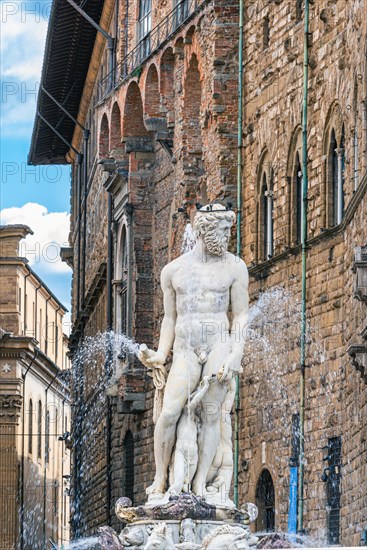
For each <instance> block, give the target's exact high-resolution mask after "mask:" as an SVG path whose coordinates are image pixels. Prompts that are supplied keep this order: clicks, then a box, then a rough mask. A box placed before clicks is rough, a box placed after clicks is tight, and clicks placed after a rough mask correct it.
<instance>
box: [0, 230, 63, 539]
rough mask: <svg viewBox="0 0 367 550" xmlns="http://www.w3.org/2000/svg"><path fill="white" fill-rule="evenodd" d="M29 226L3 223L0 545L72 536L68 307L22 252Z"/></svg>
mask: <svg viewBox="0 0 367 550" xmlns="http://www.w3.org/2000/svg"><path fill="white" fill-rule="evenodd" d="M29 233H31V230H30V229H29V228H28V227H27V226H24V225H8V226H2V227H0V289H1V290H0V549H1V550H12V549H24V550H26V549H28V548H29V549H30V548H32V550H34V549H39V550H41V549H42V550H43V549H44V548H48V547H50V545H51V542H52V543H54V544H55V546H58V547H59V548H61V547H62V545H63V544H64V543H65V542H67V541H68V540H69V483H70V446H71V445H70V434H69V432H70V401H69V366H70V365H69V359H68V357H67V354H66V353H67V344H68V340H67V337H66V336H65V335H64V334H63V317H64V315H65V313H66V308H65V307H64V306H63V305H62V304H61V302H60V301H59V300H58V299H57V298H56V296H55V295H54V294H53V293H52V292H51V290H50V289H49V288H48V287H47V286H46V285H45V284H44V283H43V282H42V280H41V279H40V278H39V277H38V276H37V274H36V273H35V272H34V271H33V270H32V269H31V268H30V266H29V265H28V261H27V260H26V259H25V258H23V257H21V256H20V255H19V249H20V242H21V240H22V239H23V238H25V237H26V236H27V234H29Z"/></svg>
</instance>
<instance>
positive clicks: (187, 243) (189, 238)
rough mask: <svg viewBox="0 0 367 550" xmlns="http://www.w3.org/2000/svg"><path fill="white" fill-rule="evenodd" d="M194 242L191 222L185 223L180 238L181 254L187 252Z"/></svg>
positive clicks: (194, 234)
mask: <svg viewBox="0 0 367 550" xmlns="http://www.w3.org/2000/svg"><path fill="white" fill-rule="evenodd" d="M195 244H196V233H195V231H194V230H193V228H192V225H191V223H187V224H186V227H185V231H184V235H183V239H182V246H181V252H182V254H186V253H187V252H190V250H192V249H193V248H194V246H195Z"/></svg>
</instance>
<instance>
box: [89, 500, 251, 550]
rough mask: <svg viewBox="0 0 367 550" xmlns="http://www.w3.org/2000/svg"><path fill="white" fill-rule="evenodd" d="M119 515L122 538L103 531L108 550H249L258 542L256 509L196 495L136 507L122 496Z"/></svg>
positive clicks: (106, 549) (249, 505) (103, 546)
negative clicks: (252, 528)
mask: <svg viewBox="0 0 367 550" xmlns="http://www.w3.org/2000/svg"><path fill="white" fill-rule="evenodd" d="M116 515H117V517H118V518H119V519H120V520H121V521H122V522H124V524H125V527H124V528H123V529H122V531H121V533H120V534H119V535H117V534H116V533H114V532H113V531H112V530H111V529H109V528H103V529H102V530H101V539H100V542H101V546H102V548H104V549H105V550H119V549H124V548H126V549H131V550H153V549H154V550H176V549H177V550H178V549H182V550H249V549H255V548H256V544H257V540H258V539H257V538H256V537H254V536H253V535H252V534H251V532H250V529H249V524H250V522H251V521H254V519H256V515H257V509H256V506H254V505H253V504H248V505H245V506H244V507H243V508H241V510H238V509H237V508H234V507H227V506H220V505H212V504H208V503H207V502H206V501H205V500H204V499H202V498H200V497H196V496H195V495H193V494H192V493H182V494H181V495H179V496H172V497H170V499H169V500H168V502H166V503H165V504H154V503H148V504H145V505H143V506H136V507H133V506H131V501H130V499H128V498H126V497H122V498H120V499H119V500H118V501H117V503H116Z"/></svg>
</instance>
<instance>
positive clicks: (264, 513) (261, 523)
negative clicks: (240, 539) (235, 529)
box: [255, 468, 275, 532]
mask: <svg viewBox="0 0 367 550" xmlns="http://www.w3.org/2000/svg"><path fill="white" fill-rule="evenodd" d="M255 501H256V506H257V508H258V516H257V519H256V531H267V532H271V531H274V530H275V489H274V482H273V478H272V477H271V474H270V472H269V470H268V469H267V468H263V469H262V470H261V472H260V475H259V477H258V480H257V484H256V493H255Z"/></svg>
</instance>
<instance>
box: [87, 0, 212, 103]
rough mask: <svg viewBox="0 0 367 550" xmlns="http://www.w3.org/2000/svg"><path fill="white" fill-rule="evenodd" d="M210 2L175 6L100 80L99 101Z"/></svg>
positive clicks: (190, 0)
mask: <svg viewBox="0 0 367 550" xmlns="http://www.w3.org/2000/svg"><path fill="white" fill-rule="evenodd" d="M207 2H208V0H181V2H179V3H178V4H177V6H175V8H174V9H173V10H172V11H171V12H170V13H169V14H168V15H167V16H166V17H165V18H164V19H162V21H160V23H159V24H158V25H157V26H156V27H154V29H152V30H151V31H150V32H149V33H148V34H147V35H146V36H144V38H143V39H142V40H141V41H140V42H139V44H137V45H136V46H135V48H134V49H133V50H131V51H130V52H129V53H128V54H127V55H126V57H124V59H123V60H122V61H121V62H120V63H119V64H118V65H116V67H115V68H114V69H113V71H111V72H110V73H109V74H107V75H106V76H105V77H104V78H103V79H102V80H100V82H99V86H98V99H97V102H98V103H100V102H101V101H103V100H104V99H105V98H106V97H107V96H108V95H109V94H110V93H111V92H113V91H114V90H115V89H116V88H118V87H119V86H120V85H121V84H122V83H123V82H124V81H125V80H127V79H128V78H130V77H133V76H135V74H137V72H138V69H139V67H140V66H141V65H142V64H143V63H145V62H146V61H147V60H148V59H149V58H150V57H152V56H153V55H154V54H155V53H156V52H157V51H158V50H159V49H160V48H162V47H163V46H164V45H165V44H166V43H167V42H168V41H169V40H171V38H172V37H173V36H174V35H175V34H176V33H177V32H178V31H179V30H180V29H181V28H182V27H183V26H184V25H185V24H186V23H187V22H188V21H189V20H190V19H191V18H192V17H193V16H194V15H195V14H196V13H198V12H199V11H200V9H201V8H202V7H203V6H204V5H205V4H206V3H207Z"/></svg>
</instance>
